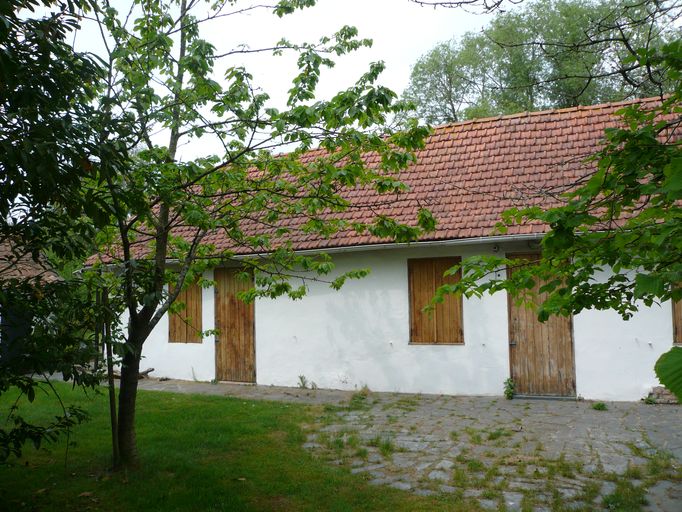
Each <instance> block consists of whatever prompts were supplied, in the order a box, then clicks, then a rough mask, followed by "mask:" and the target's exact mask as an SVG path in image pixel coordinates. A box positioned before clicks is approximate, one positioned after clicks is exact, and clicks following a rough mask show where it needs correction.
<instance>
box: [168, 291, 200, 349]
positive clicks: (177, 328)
mask: <svg viewBox="0 0 682 512" xmlns="http://www.w3.org/2000/svg"><path fill="white" fill-rule="evenodd" d="M201 291H202V290H201V286H199V285H198V284H196V283H195V284H191V285H189V286H188V287H187V288H185V289H184V290H182V291H181V292H180V294H179V295H178V298H177V299H175V303H176V304H177V303H179V302H182V303H183V304H185V308H184V309H183V310H182V311H179V312H178V313H171V315H170V318H169V322H168V341H169V342H170V343H201Z"/></svg>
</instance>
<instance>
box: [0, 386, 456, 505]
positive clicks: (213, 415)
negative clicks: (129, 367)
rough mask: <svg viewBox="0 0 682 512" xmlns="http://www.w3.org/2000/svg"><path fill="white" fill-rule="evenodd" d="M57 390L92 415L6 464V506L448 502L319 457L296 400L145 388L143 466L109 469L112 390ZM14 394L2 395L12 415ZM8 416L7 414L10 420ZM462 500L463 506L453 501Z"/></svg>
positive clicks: (26, 409) (2, 473) (0, 470)
mask: <svg viewBox="0 0 682 512" xmlns="http://www.w3.org/2000/svg"><path fill="white" fill-rule="evenodd" d="M58 389H59V390H60V392H61V393H62V397H63V399H64V401H65V402H66V403H71V404H79V405H81V406H82V407H83V408H84V409H86V410H87V411H88V412H89V413H90V414H91V416H92V420H91V421H89V422H88V423H86V424H84V425H81V426H79V427H76V429H75V430H74V432H73V434H72V436H71V445H70V447H69V451H68V459H67V460H66V463H65V447H66V443H65V440H63V441H62V442H60V443H59V444H53V445H47V446H45V447H43V448H42V449H40V450H34V449H33V448H27V449H26V451H25V453H24V456H23V457H22V458H21V459H14V458H13V459H10V461H9V462H8V463H5V464H3V465H0V511H3V512H4V511H5V510H7V511H23V510H31V511H51V510H59V511H63V510H102V511H108V510H112V511H118V510H120V511H153V510H159V511H164V512H171V511H175V510H197V511H241V510H253V511H264V510H282V511H294V510H295V511H299V510H311V511H318V510H338V511H345V510H392V511H393V510H395V511H400V510H445V509H447V510H449V509H453V508H455V507H456V506H455V505H454V504H453V503H448V502H446V501H443V500H444V499H445V498H427V497H418V496H415V495H413V494H410V493H407V492H402V491H398V490H394V489H391V488H386V487H379V486H372V485H369V484H368V483H367V482H366V481H365V480H364V479H363V477H362V476H360V475H351V474H350V473H349V471H348V470H347V469H343V468H337V467H334V466H331V465H328V464H325V463H324V462H322V461H320V460H316V459H315V458H314V457H313V456H312V455H310V454H309V453H308V452H306V451H305V450H304V449H303V448H301V445H302V443H303V441H304V434H303V432H302V430H301V425H302V424H304V423H306V422H310V421H312V418H313V417H314V410H313V409H311V408H309V407H305V406H298V405H287V404H282V403H274V402H261V401H257V402H256V401H245V400H240V399H234V398H223V397H212V396H201V395H180V394H170V393H160V392H144V391H141V392H140V393H139V397H138V408H137V441H138V449H139V452H140V459H141V469H139V470H137V471H134V472H129V473H127V474H123V473H111V472H110V471H109V468H110V463H111V455H110V452H111V440H110V433H109V428H108V426H109V418H108V413H107V411H108V401H107V398H106V396H105V395H104V394H93V393H90V394H89V395H88V396H86V395H85V394H83V392H81V391H79V390H78V391H72V390H71V389H70V387H69V386H67V385H60V386H58ZM15 398H16V394H14V393H11V392H10V393H6V394H5V395H3V396H2V397H0V414H2V417H3V418H5V417H6V416H7V411H8V409H9V407H10V405H11V404H12V403H13V401H14V400H15ZM58 410H59V409H58V407H57V405H56V403H55V400H54V399H53V398H48V397H46V396H41V395H39V396H37V398H36V401H35V402H34V403H33V404H30V405H26V404H22V408H21V411H22V414H23V415H24V416H25V417H26V418H27V419H28V418H31V419H33V420H38V419H44V420H47V419H49V418H50V417H51V416H53V415H54V414H56V413H57V412H58ZM3 421H4V420H3ZM455 509H456V508H455Z"/></svg>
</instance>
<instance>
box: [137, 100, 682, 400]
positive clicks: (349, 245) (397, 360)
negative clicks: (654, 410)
mask: <svg viewBox="0 0 682 512" xmlns="http://www.w3.org/2000/svg"><path fill="white" fill-rule="evenodd" d="M622 106H623V104H605V105H597V106H591V107H579V108H572V109H564V110H553V111H545V112H533V113H523V114H517V115H511V116H504V117H498V118H490V119H481V120H475V121H467V122H461V123H456V124H451V125H446V126H441V127H438V128H436V129H435V130H434V132H433V134H432V135H431V136H430V137H429V139H428V141H427V144H426V147H425V149H423V150H422V151H420V152H418V154H417V157H418V161H417V163H416V164H415V165H413V166H411V167H410V168H409V169H408V170H407V171H406V172H404V173H403V174H402V175H401V179H402V180H403V181H404V182H405V183H406V184H407V185H408V186H409V189H410V190H409V192H407V193H404V194H400V195H399V196H398V197H395V196H392V197H388V198H378V197H377V198H371V199H372V200H373V201H375V203H374V206H373V208H372V215H373V214H376V213H386V214H389V215H391V216H393V217H394V218H396V219H397V220H400V221H405V222H406V221H409V220H410V219H413V218H414V216H415V213H416V211H417V209H418V208H421V207H426V208H429V209H430V210H431V211H432V212H433V214H434V215H435V217H436V218H437V220H438V227H437V229H436V231H435V232H433V233H430V234H429V235H428V236H427V237H424V238H423V239H421V240H420V241H419V242H416V243H412V244H397V243H390V242H386V241H385V240H380V239H376V238H372V237H371V236H370V235H365V234H363V235H358V234H356V233H354V232H344V233H341V234H339V235H337V236H335V237H333V238H332V239H320V238H316V237H312V236H310V235H307V234H305V233H300V234H299V235H297V236H295V237H294V239H293V243H294V247H295V248H296V249H297V250H299V251H313V252H314V251H325V252H327V253H328V254H330V255H331V256H332V257H333V260H334V262H335V264H336V266H337V269H338V271H339V272H344V271H348V270H351V269H357V268H366V267H369V268H371V273H370V274H369V276H368V277H366V278H364V279H360V280H357V281H350V282H347V283H346V284H345V285H344V287H343V288H342V289H341V290H340V291H338V292H337V291H334V290H331V289H330V288H329V287H328V286H327V285H325V284H322V283H314V282H313V283H310V284H309V292H308V294H307V296H306V297H305V298H303V299H302V300H297V301H293V300H291V299H289V298H285V297H283V298H278V299H258V300H257V301H256V302H255V303H254V304H250V305H246V304H244V303H242V302H240V301H238V300H237V299H236V298H235V294H236V293H237V292H238V291H239V290H240V289H243V288H244V287H246V286H249V285H248V283H244V282H242V281H239V280H236V279H235V274H236V269H235V268H231V267H224V268H215V269H213V270H211V271H209V272H207V273H206V274H205V277H206V278H207V279H210V280H214V281H215V287H213V288H203V289H202V288H199V287H198V286H193V287H189V288H188V289H187V290H186V291H183V292H182V294H181V296H180V298H179V299H180V300H182V301H183V302H185V303H186V305H187V309H186V310H185V311H184V312H183V313H182V314H176V315H166V317H165V318H164V319H163V320H162V321H161V322H159V324H158V325H157V326H156V328H155V330H154V332H153V333H152V335H151V336H150V338H149V339H148V340H147V342H146V343H145V347H144V352H143V357H144V358H146V359H145V362H144V363H143V364H144V365H145V366H152V367H154V368H156V372H155V375H156V376H158V377H161V376H166V377H172V378H179V379H197V380H202V381H210V380H213V379H216V380H221V381H222V380H224V381H236V382H244V383H258V384H265V385H269V384H273V385H281V386H296V385H297V383H298V382H299V378H303V377H304V378H305V379H306V381H307V382H311V383H312V382H314V383H315V384H316V385H317V386H319V387H322V388H340V389H356V388H359V387H361V386H363V385H367V386H368V387H369V388H370V389H372V390H377V391H402V392H423V393H445V394H464V395H500V394H502V391H503V382H504V381H505V379H507V378H509V377H510V376H511V377H512V378H513V379H514V380H515V382H516V385H517V391H518V392H520V393H522V394H527V395H539V396H565V397H584V398H588V399H609V400H637V399H639V398H642V397H643V396H646V394H647V392H648V391H649V390H650V389H651V388H652V387H653V386H655V385H657V384H658V381H657V379H656V377H655V375H654V372H653V367H654V363H655V361H656V359H657V358H658V357H659V355H660V354H662V353H663V352H665V351H667V350H668V349H669V348H670V346H671V345H672V344H673V343H674V342H682V337H681V333H682V308H680V307H678V306H674V305H672V304H671V303H669V302H668V303H663V304H661V305H654V306H652V307H642V308H641V310H640V312H639V313H637V314H636V315H635V316H634V317H633V318H632V319H631V320H629V321H627V322H626V321H623V320H622V319H621V318H620V317H619V316H618V315H617V314H616V313H613V312H609V311H585V312H583V313H581V314H579V315H576V316H574V317H573V318H561V319H551V320H550V321H549V322H547V323H545V324H540V323H539V322H538V321H537V319H536V318H535V315H534V314H533V313H532V312H529V311H528V310H526V309H524V308H523V307H517V306H515V305H514V303H513V301H511V300H509V298H508V297H507V296H506V295H505V294H503V293H498V294H495V295H493V296H485V297H483V298H480V299H478V298H473V299H467V298H456V297H450V298H448V299H446V301H445V304H443V305H440V306H439V309H437V310H436V312H435V314H433V315H431V316H429V315H425V314H424V313H422V312H421V308H422V307H423V306H424V305H425V304H426V303H427V302H428V300H429V299H430V298H431V296H432V295H433V292H434V291H435V289H436V288H437V287H438V286H439V285H440V284H441V283H442V282H444V281H443V280H444V278H443V277H442V276H443V271H444V270H445V269H447V268H449V267H450V266H452V265H453V264H454V263H456V262H457V261H459V260H460V258H464V257H467V256H471V255H480V254H514V255H528V256H529V257H532V255H533V253H537V251H538V247H539V244H538V241H539V239H540V237H541V236H542V234H543V232H544V229H545V228H544V226H542V225H522V226H515V227H513V228H511V229H510V230H509V232H508V233H506V234H505V235H504V236H501V235H497V236H495V235H492V234H491V233H492V232H493V230H494V227H495V224H496V222H498V221H499V219H500V214H501V213H502V212H503V211H504V210H506V209H508V208H510V207H513V206H528V205H531V204H544V202H545V201H547V198H548V197H552V195H555V194H556V193H559V192H561V191H564V190H566V189H567V188H570V187H571V186H572V185H573V184H575V182H576V180H578V179H579V178H581V177H582V176H584V175H585V174H586V173H588V172H590V170H591V165H592V164H590V163H586V162H585V158H586V157H587V156H589V155H591V154H593V153H594V152H595V151H596V150H597V149H598V148H599V146H600V141H601V139H602V136H603V132H604V129H605V128H606V127H608V126H614V125H615V124H616V122H617V119H616V117H615V116H614V112H615V111H617V110H618V109H619V108H620V107H622ZM353 194H355V195H353ZM351 199H352V200H353V201H357V202H364V203H366V202H367V201H368V196H367V191H357V192H351ZM368 214H369V213H368V212H367V210H366V209H361V208H357V209H351V210H350V211H349V212H348V213H347V215H349V216H351V218H357V217H352V216H362V215H368ZM212 242H213V243H215V244H216V245H217V246H220V243H221V241H220V240H219V239H216V240H213V241H212ZM500 271H501V272H502V271H504V270H500ZM183 317H184V319H185V320H189V323H190V326H189V327H188V322H186V321H184V320H183ZM192 324H193V325H192ZM196 330H203V331H210V330H217V331H216V332H217V334H212V335H208V336H205V337H203V339H202V338H201V337H200V336H199V335H197V333H196ZM674 332H675V333H677V334H675V335H674ZM300 376H303V377H300Z"/></svg>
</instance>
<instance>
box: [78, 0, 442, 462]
mask: <svg viewBox="0 0 682 512" xmlns="http://www.w3.org/2000/svg"><path fill="white" fill-rule="evenodd" d="M233 3H234V2H218V4H210V5H208V7H207V6H202V7H203V8H207V9H208V14H207V15H202V16H201V17H199V16H198V15H195V14H194V11H195V10H196V8H197V6H198V5H199V2H197V1H194V0H167V1H153V2H150V1H147V0H144V1H138V0H135V1H133V4H132V6H131V9H130V10H128V9H126V10H124V11H121V13H119V12H118V11H117V10H116V9H114V8H113V7H112V6H110V5H108V4H105V5H104V6H103V7H102V8H100V9H95V10H94V12H93V14H92V16H91V18H92V20H94V21H95V22H96V23H97V24H98V26H99V27H100V29H101V32H102V34H103V36H104V37H103V40H104V42H105V46H106V53H107V55H106V59H105V60H106V61H107V62H108V70H107V73H106V79H105V85H104V87H103V89H102V94H101V96H100V97H99V99H98V104H99V106H100V109H99V113H98V115H99V116H100V117H101V118H102V119H103V120H102V121H101V125H102V126H105V127H106V126H110V125H111V124H112V122H114V121H115V124H116V130H115V131H111V132H102V133H101V135H100V137H101V140H102V141H103V142H106V141H109V140H116V141H117V142H118V143H119V144H125V145H126V147H127V149H128V150H129V151H130V152H131V153H133V154H134V156H133V157H132V158H131V161H130V164H129V165H128V167H127V168H125V169H123V170H121V171H120V172H107V169H106V165H107V162H106V161H102V162H101V165H99V166H93V167H94V168H95V169H96V173H95V174H93V176H92V178H91V179H90V181H86V182H84V183H83V186H82V190H83V193H84V194H85V195H86V196H87V195H98V196H99V195H100V194H104V195H105V196H106V201H107V204H109V205H110V212H109V225H108V226H107V227H106V228H104V229H100V230H99V232H98V238H97V241H98V244H99V247H100V250H101V252H100V254H101V255H102V256H101V260H102V261H103V263H105V265H101V266H98V265H95V267H94V269H95V270H97V271H101V272H102V273H110V278H111V279H112V280H116V281H117V283H118V285H117V289H120V290H121V292H120V293H121V300H122V301H123V303H124V305H125V309H126V312H127V317H128V319H129V320H128V325H127V331H126V333H125V336H124V337H123V340H122V343H120V346H119V352H120V355H121V358H122V366H121V381H120V382H121V384H120V393H119V402H118V404H119V410H118V425H117V433H118V440H119V449H120V457H121V459H120V461H119V462H120V465H122V466H134V465H135V464H136V463H137V448H136V442H135V403H136V395H137V380H138V372H139V365H140V357H141V354H142V348H143V345H144V342H145V340H146V339H147V337H148V336H149V334H150V333H151V331H152V329H153V328H154V327H155V326H156V324H157V323H158V322H159V320H160V319H161V318H162V317H163V315H164V314H166V313H167V312H168V311H169V310H171V311H173V310H177V309H178V308H181V307H183V305H182V304H174V302H175V300H176V298H177V297H178V294H179V293H180V291H181V290H182V289H183V287H186V286H187V285H188V284H189V283H192V282H194V281H195V280H196V279H198V278H200V276H201V273H202V271H203V270H204V269H206V268H207V267H209V266H213V265H216V264H219V263H220V262H225V261H227V260H230V259H233V258H234V257H235V255H237V254H239V253H242V254H244V253H246V254H253V253H261V254H262V253H268V257H267V258H257V257H251V258H246V259H243V260H240V262H241V264H242V265H243V267H244V273H245V274H246V273H248V272H254V273H255V278H256V284H257V288H256V289H254V290H251V291H250V292H249V293H248V294H246V296H245V297H244V298H245V299H248V300H252V299H254V298H255V297H256V296H258V295H261V296H272V297H274V296H278V295H281V294H288V295H290V296H291V297H293V298H297V297H300V296H301V295H302V294H304V293H305V288H304V287H300V288H294V287H293V286H292V285H291V284H290V282H289V281H288V279H287V278H288V277H290V276H292V275H299V276H304V277H306V278H316V276H317V278H320V279H324V275H326V274H328V273H329V272H330V271H331V270H332V268H333V266H332V263H331V260H330V259H329V258H328V257H326V256H325V255H319V256H305V255H300V254H296V253H294V251H293V250H292V248H293V244H292V240H293V239H294V238H295V237H297V236H307V235H311V234H312V235H322V236H331V235H332V234H334V233H336V232H338V231H340V230H355V231H360V232H369V233H371V234H373V235H376V236H381V237H393V238H395V239H398V240H411V239H414V238H416V237H417V236H418V235H419V234H420V233H421V232H422V231H423V230H424V229H432V228H433V226H434V221H433V218H432V217H431V216H430V214H429V213H428V212H427V211H420V212H419V214H418V216H417V218H416V219H415V223H414V224H412V225H403V224H399V223H397V222H395V221H393V220H392V219H389V218H386V217H378V218H377V219H376V222H373V223H370V224H368V225H363V224H359V223H351V222H350V221H347V220H343V219H341V218H340V214H341V213H342V212H344V211H345V210H347V209H348V207H349V206H350V205H349V203H348V201H347V200H346V199H345V198H344V196H343V194H342V189H343V188H344V187H354V186H360V185H362V186H373V187H375V188H376V189H378V190H379V191H380V192H386V193H388V192H396V191H399V190H403V188H404V185H403V184H402V183H400V182H399V181H398V180H397V178H396V173H397V172H398V171H399V170H400V169H403V168H404V167H406V166H407V165H408V164H409V163H410V162H412V161H413V158H414V157H413V155H412V151H413V150H415V149H417V148H419V147H421V145H422V142H423V138H424V136H425V135H426V129H425V128H423V127H419V126H418V125H416V124H412V125H411V126H409V127H408V129H406V130H404V131H401V132H392V131H390V130H389V129H387V128H384V126H385V125H386V124H387V120H388V118H389V116H393V115H394V114H396V113H400V112H401V111H402V109H403V107H402V105H401V104H400V103H397V102H396V96H395V94H394V93H393V92H391V91H390V90H388V89H386V88H384V87H381V86H378V85H376V84H375V81H376V79H377V77H378V75H379V73H380V72H381V71H382V69H383V64H381V63H376V64H373V65H371V67H370V69H369V70H368V71H367V72H366V73H365V74H364V75H362V76H360V77H359V79H358V80H357V82H356V83H355V84H354V85H353V86H351V87H350V88H348V89H346V90H343V91H340V92H339V93H337V94H336V95H334V96H333V97H332V98H331V99H328V100H316V99H315V92H316V86H317V84H318V81H319V79H320V74H321V72H322V70H323V69H324V68H325V67H331V66H333V60H332V59H331V57H332V56H334V55H336V56H341V55H344V54H346V53H348V52H351V51H353V50H355V49H357V48H360V47H362V46H367V45H369V44H370V41H368V40H365V39H359V38H358V37H357V31H356V30H355V29H354V28H352V27H342V28H341V29H340V30H339V31H338V32H337V33H335V34H334V35H332V36H330V37H324V38H322V39H321V40H320V41H319V42H317V43H314V44H311V43H295V42H291V41H286V40H282V41H279V42H278V43H276V44H275V45H274V52H275V53H277V54H281V53H287V52H293V53H295V54H296V55H297V68H298V70H297V72H296V74H295V75H294V76H293V79H292V84H291V87H290V89H289V95H288V102H287V106H286V109H285V110H278V109H276V108H274V107H272V106H270V105H269V104H268V99H269V98H268V96H267V94H265V93H263V92H261V91H260V90H259V89H258V88H257V87H256V86H255V85H254V84H253V80H252V76H251V75H250V74H249V73H248V72H247V70H246V69H244V68H243V67H240V66H230V65H229V58H230V57H234V56H235V55H238V54H241V53H246V52H248V53H253V52H258V51H268V52H272V51H273V49H272V48H269V49H264V50H259V49H254V48H246V47H245V46H239V47H236V48H237V49H235V50H233V51H230V52H226V53H224V54H219V53H218V52H217V50H216V48H215V47H214V46H213V45H212V44H211V43H210V42H209V41H207V40H205V39H203V38H202V37H201V32H200V29H201V27H202V26H203V24H204V23H208V22H212V21H214V20H216V19H220V20H221V23H223V24H227V23H229V22H232V23H238V22H239V21H238V20H239V15H240V13H242V12H243V10H242V9H239V8H238V7H234V8H233ZM313 3H314V2H313V1H310V0H284V1H280V2H279V3H278V4H277V5H276V6H274V7H265V6H258V7H252V8H254V9H256V8H257V9H268V10H270V11H271V12H272V13H273V14H274V15H276V16H283V15H286V14H289V13H291V12H293V11H295V10H296V9H299V8H302V7H307V6H309V5H312V4H313ZM128 12H131V13H133V14H132V15H130V16H128ZM218 65H220V67H221V69H220V71H218V69H217V68H218ZM216 74H218V76H224V77H225V80H220V79H218V78H214V76H216ZM156 132H160V133H161V134H162V136H163V137H164V138H165V141H164V142H161V137H152V136H151V135H150V134H152V133H156ZM208 138H212V139H213V140H217V141H218V142H219V143H220V144H221V146H222V148H223V151H222V152H221V153H220V154H218V155H206V156H204V157H201V158H197V159H194V160H190V161H187V160H184V159H183V158H182V155H181V154H180V151H179V148H180V147H181V145H182V144H183V141H192V143H193V144H195V145H196V144H200V143H201V142H200V141H203V140H206V139H208ZM316 145H317V146H319V149H317V150H315V149H314V146H316ZM278 148H281V149H280V151H286V154H280V155H274V154H273V152H274V151H275V150H277V149H278ZM367 152H372V153H373V154H375V155H377V159H376V161H375V162H374V163H372V164H371V165H369V164H368V163H367V162H366V161H365V160H364V159H363V158H362V154H366V153H367ZM99 172H102V174H98V173H99ZM293 219H296V220H295V221H294V220H293ZM216 235H219V238H220V239H221V240H227V241H228V243H227V244H223V243H216V241H215V240H216ZM366 272H367V271H366V270H363V269H360V270H356V271H352V272H348V273H346V274H343V275H342V276H340V277H338V278H336V279H334V280H333V281H332V282H331V283H330V284H331V286H333V287H335V288H338V287H339V286H341V285H342V284H343V282H344V281H345V280H346V279H348V278H356V277H361V276H363V275H364V274H366ZM202 284H203V283H202Z"/></svg>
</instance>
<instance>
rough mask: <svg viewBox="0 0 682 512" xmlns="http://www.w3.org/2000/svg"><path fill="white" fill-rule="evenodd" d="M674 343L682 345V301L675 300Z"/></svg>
mask: <svg viewBox="0 0 682 512" xmlns="http://www.w3.org/2000/svg"><path fill="white" fill-rule="evenodd" d="M673 343H675V345H682V301H680V300H677V301H673Z"/></svg>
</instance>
